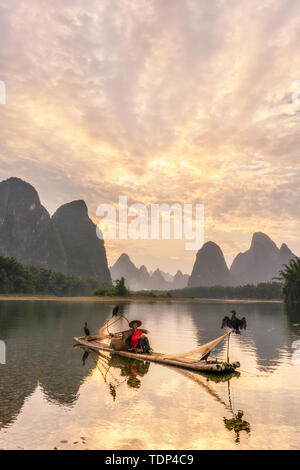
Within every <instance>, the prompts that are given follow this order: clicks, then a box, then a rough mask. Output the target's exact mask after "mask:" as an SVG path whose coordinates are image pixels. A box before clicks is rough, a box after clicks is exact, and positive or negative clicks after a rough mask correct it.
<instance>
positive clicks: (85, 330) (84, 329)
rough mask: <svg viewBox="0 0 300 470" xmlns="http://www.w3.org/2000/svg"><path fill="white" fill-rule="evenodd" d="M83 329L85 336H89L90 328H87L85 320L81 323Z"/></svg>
mask: <svg viewBox="0 0 300 470" xmlns="http://www.w3.org/2000/svg"><path fill="white" fill-rule="evenodd" d="M83 331H84V334H85V336H90V330H89V329H88V326H87V322H85V323H84V325H83Z"/></svg>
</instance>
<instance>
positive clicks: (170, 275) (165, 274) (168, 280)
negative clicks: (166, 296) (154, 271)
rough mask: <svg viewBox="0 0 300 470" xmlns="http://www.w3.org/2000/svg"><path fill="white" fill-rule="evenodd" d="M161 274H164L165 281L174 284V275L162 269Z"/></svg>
mask: <svg viewBox="0 0 300 470" xmlns="http://www.w3.org/2000/svg"><path fill="white" fill-rule="evenodd" d="M160 272H161V274H162V276H163V278H164V280H165V281H167V282H173V280H174V276H172V274H170V273H166V272H165V271H162V270H161V269H160Z"/></svg>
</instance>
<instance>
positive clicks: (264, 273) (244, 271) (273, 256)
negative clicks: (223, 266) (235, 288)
mask: <svg viewBox="0 0 300 470" xmlns="http://www.w3.org/2000/svg"><path fill="white" fill-rule="evenodd" d="M294 257H295V255H294V254H293V253H292V252H291V250H290V249H289V248H288V247H287V245H286V244H282V245H281V248H280V249H278V247H277V246H276V244H275V243H274V242H273V241H272V240H271V238H270V237H269V236H268V235H266V234H264V233H262V232H256V233H254V234H253V237H252V242H251V246H250V248H249V250H247V251H245V252H244V253H239V254H238V255H237V256H236V258H235V259H234V261H233V263H232V265H231V268H230V275H231V282H232V284H233V285H245V284H257V283H259V282H269V281H271V280H272V278H273V277H274V276H277V275H278V272H279V270H280V269H281V268H282V265H283V264H286V263H288V262H289V261H290V260H291V259H292V258H294Z"/></svg>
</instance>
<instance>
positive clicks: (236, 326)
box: [221, 310, 247, 335]
mask: <svg viewBox="0 0 300 470" xmlns="http://www.w3.org/2000/svg"><path fill="white" fill-rule="evenodd" d="M230 313H232V316H231V318H229V317H227V316H226V317H224V318H223V321H222V326H221V328H224V326H228V328H232V329H233V331H234V332H235V333H236V334H237V335H240V334H241V332H240V330H242V329H244V330H245V329H246V328H247V321H246V318H245V317H243V318H242V319H241V320H240V319H239V318H238V317H237V316H236V311H235V310H231V312H230Z"/></svg>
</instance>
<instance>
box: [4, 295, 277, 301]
mask: <svg viewBox="0 0 300 470" xmlns="http://www.w3.org/2000/svg"><path fill="white" fill-rule="evenodd" d="M12 300H14V301H53V302H97V303H99V302H100V303H106V302H108V303H109V302H110V303H121V302H122V303H128V302H149V303H154V302H172V303H174V302H195V303H197V302H198V303H232V302H234V303H258V302H259V303H284V301H283V300H263V299H210V298H196V297H173V298H172V297H156V298H153V297H147V296H134V295H133V296H130V297H106V296H103V297H100V296H95V297H93V296H90V297H56V296H42V295H41V296H38V295H28V296H26V295H0V301H12Z"/></svg>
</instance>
